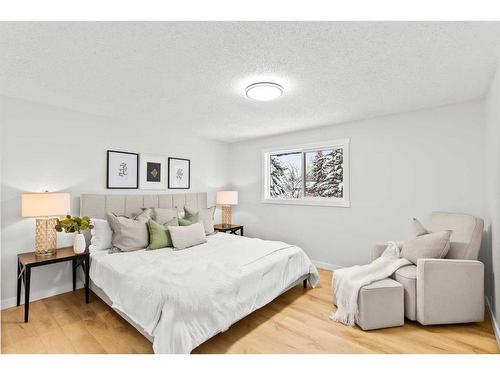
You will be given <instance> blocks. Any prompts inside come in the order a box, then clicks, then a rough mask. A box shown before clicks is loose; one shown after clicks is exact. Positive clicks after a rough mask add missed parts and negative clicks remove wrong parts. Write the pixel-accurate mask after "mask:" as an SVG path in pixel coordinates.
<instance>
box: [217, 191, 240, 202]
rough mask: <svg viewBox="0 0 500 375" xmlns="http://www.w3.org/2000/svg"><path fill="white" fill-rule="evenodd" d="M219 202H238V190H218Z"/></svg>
mask: <svg viewBox="0 0 500 375" xmlns="http://www.w3.org/2000/svg"><path fill="white" fill-rule="evenodd" d="M217 204H238V192H237V191H218V192H217Z"/></svg>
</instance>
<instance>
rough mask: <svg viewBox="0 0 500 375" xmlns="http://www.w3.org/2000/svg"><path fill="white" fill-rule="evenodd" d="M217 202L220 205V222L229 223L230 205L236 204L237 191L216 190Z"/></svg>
mask: <svg viewBox="0 0 500 375" xmlns="http://www.w3.org/2000/svg"><path fill="white" fill-rule="evenodd" d="M217 204H220V205H222V224H223V225H231V205H234V204H238V192H237V191H218V192H217Z"/></svg>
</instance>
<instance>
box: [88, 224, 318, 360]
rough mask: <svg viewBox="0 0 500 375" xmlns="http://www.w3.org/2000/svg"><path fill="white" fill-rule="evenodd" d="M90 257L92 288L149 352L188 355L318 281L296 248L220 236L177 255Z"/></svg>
mask: <svg viewBox="0 0 500 375" xmlns="http://www.w3.org/2000/svg"><path fill="white" fill-rule="evenodd" d="M90 256H91V267H90V277H91V280H92V283H93V284H95V285H96V286H97V287H98V288H99V289H100V290H102V291H103V292H104V293H105V294H106V296H107V297H108V298H109V300H110V302H111V306H112V307H113V308H114V309H115V310H118V311H119V312H121V313H122V314H124V315H126V316H127V317H128V319H129V320H130V321H131V322H132V323H133V324H134V325H135V326H136V327H140V328H141V330H142V331H144V332H145V333H146V334H147V335H149V336H150V337H152V338H153V349H154V351H155V353H190V352H191V350H192V349H194V348H195V347H196V346H198V345H200V344H201V343H202V342H204V341H206V340H208V339H209V338H210V337H212V336H214V335H216V334H217V333H219V332H222V331H224V330H226V329H227V328H229V327H230V326H231V324H233V323H235V322H236V321H238V320H240V319H241V318H243V317H245V316H246V315H248V314H250V313H251V312H253V311H255V310H256V309H258V308H260V307H262V306H264V305H265V304H267V303H269V302H270V301H272V300H273V299H274V298H276V297H277V296H279V295H280V294H281V293H283V292H284V291H286V290H287V289H288V288H289V287H290V285H292V284H293V283H294V282H296V281H297V280H299V279H301V278H304V276H306V277H307V278H309V280H310V284H311V285H312V286H316V284H317V282H318V280H319V276H318V273H317V270H316V268H315V267H314V265H313V264H312V263H311V261H310V260H309V258H308V257H307V255H306V254H305V253H304V251H303V250H302V249H300V248H299V247H297V246H293V245H289V244H286V243H283V242H280V241H265V240H260V239H256V238H248V237H241V236H235V235H230V234H225V233H217V234H214V235H211V236H208V237H207V243H205V244H202V245H198V246H194V247H192V248H189V249H185V250H181V251H175V250H173V249H171V248H165V249H158V250H153V251H147V250H138V251H133V252H129V253H113V254H110V253H108V252H107V251H94V252H91V254H90Z"/></svg>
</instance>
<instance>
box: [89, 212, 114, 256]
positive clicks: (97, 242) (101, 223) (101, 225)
mask: <svg viewBox="0 0 500 375" xmlns="http://www.w3.org/2000/svg"><path fill="white" fill-rule="evenodd" d="M90 222H91V223H92V224H93V225H94V228H93V229H91V230H90V234H91V235H92V237H91V238H90V246H89V250H91V251H93V250H109V249H111V247H112V245H111V240H112V238H113V231H112V230H111V227H110V226H109V224H108V221H107V220H103V219H90Z"/></svg>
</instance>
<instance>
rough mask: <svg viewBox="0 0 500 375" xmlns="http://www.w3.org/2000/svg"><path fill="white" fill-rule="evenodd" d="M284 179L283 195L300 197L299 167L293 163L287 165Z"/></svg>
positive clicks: (300, 179)
mask: <svg viewBox="0 0 500 375" xmlns="http://www.w3.org/2000/svg"><path fill="white" fill-rule="evenodd" d="M286 176H287V178H286V179H285V191H286V194H285V197H286V198H300V190H301V189H302V177H301V175H300V172H299V169H298V168H297V167H295V166H293V165H289V166H288V168H287V173H286Z"/></svg>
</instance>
